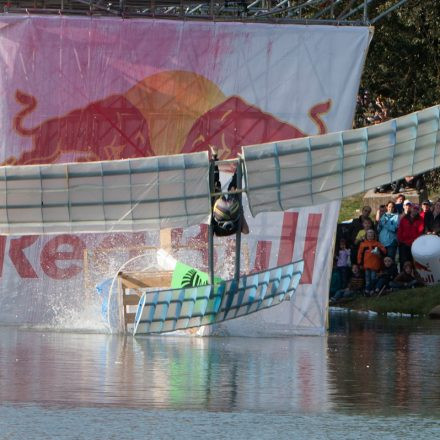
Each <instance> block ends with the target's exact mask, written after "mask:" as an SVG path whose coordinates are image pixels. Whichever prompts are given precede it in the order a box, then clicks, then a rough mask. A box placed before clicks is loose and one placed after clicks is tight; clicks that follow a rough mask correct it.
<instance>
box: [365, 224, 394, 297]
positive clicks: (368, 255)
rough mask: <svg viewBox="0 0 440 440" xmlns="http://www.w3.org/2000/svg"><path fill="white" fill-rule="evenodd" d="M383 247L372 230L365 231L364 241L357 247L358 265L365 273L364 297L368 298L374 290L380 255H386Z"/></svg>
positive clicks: (380, 259)
mask: <svg viewBox="0 0 440 440" xmlns="http://www.w3.org/2000/svg"><path fill="white" fill-rule="evenodd" d="M386 252H387V251H386V249H385V246H384V245H383V244H382V243H380V242H379V241H377V240H376V234H375V232H374V231H373V230H372V229H369V230H368V231H367V236H366V239H365V241H363V242H362V243H361V244H360V246H359V251H358V264H359V265H360V266H361V267H362V268H363V269H364V272H365V295H366V296H370V295H371V294H372V293H373V292H374V289H375V288H376V281H377V273H378V272H379V270H380V268H381V266H382V255H385V254H386Z"/></svg>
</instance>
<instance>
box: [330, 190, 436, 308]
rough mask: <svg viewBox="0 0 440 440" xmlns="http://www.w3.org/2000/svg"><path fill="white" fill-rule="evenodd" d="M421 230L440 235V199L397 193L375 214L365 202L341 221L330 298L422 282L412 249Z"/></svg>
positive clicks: (332, 300) (379, 292)
mask: <svg viewBox="0 0 440 440" xmlns="http://www.w3.org/2000/svg"><path fill="white" fill-rule="evenodd" d="M422 234H436V235H440V199H438V200H437V201H435V202H434V203H431V202H430V201H429V200H425V201H424V202H423V203H422V204H421V205H420V206H419V205H418V204H415V203H412V202H410V201H409V200H406V199H405V196H404V194H398V195H397V196H396V197H395V200H390V201H388V203H387V204H386V205H381V206H380V207H379V209H378V210H377V212H376V213H374V216H372V210H371V207H369V206H364V207H363V208H362V212H361V215H360V216H359V217H358V218H355V219H353V220H352V221H351V223H342V224H340V225H338V233H337V238H336V240H337V243H336V247H335V255H334V268H333V273H332V282H331V286H330V304H331V305H332V304H337V303H338V302H340V301H341V300H343V299H346V298H350V297H353V296H356V295H364V296H367V297H369V296H375V295H382V294H386V293H388V292H391V291H393V290H397V289H408V288H413V287H419V286H423V285H424V283H423V280H422V279H421V278H420V276H419V274H418V272H417V270H416V269H415V267H414V260H413V256H412V253H411V245H412V244H413V242H414V240H416V239H417V238H418V237H420V236H421V235H422Z"/></svg>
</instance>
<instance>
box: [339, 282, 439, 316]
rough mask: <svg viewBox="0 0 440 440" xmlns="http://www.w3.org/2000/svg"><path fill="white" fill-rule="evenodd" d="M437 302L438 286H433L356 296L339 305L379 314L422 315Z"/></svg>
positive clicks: (437, 303)
mask: <svg viewBox="0 0 440 440" xmlns="http://www.w3.org/2000/svg"><path fill="white" fill-rule="evenodd" d="M439 304H440V286H433V287H422V288H417V289H411V290H398V291H395V292H392V293H389V294H387V295H385V296H380V297H373V298H365V297H356V298H354V299H352V300H347V301H344V303H343V304H341V306H342V307H347V308H350V309H354V310H372V311H374V312H377V313H379V314H386V313H388V312H394V313H405V314H410V315H419V316H423V315H427V314H428V313H429V312H430V311H431V310H432V308H433V307H435V306H437V305H439Z"/></svg>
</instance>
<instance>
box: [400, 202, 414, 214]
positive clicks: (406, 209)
mask: <svg viewBox="0 0 440 440" xmlns="http://www.w3.org/2000/svg"><path fill="white" fill-rule="evenodd" d="M412 206H413V204H412V203H411V202H410V201H409V200H405V201H404V202H403V212H402V214H400V218H402V217H403V216H405V215H406V214H409V213H410V212H411V209H412Z"/></svg>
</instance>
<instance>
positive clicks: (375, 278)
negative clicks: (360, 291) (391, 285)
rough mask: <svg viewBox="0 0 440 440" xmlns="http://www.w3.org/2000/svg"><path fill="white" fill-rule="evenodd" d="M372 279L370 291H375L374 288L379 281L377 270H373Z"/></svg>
mask: <svg viewBox="0 0 440 440" xmlns="http://www.w3.org/2000/svg"><path fill="white" fill-rule="evenodd" d="M370 280H371V281H370V283H371V285H370V291H371V292H373V291H374V289H375V288H376V282H377V272H376V271H375V270H372V271H371V274H370Z"/></svg>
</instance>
